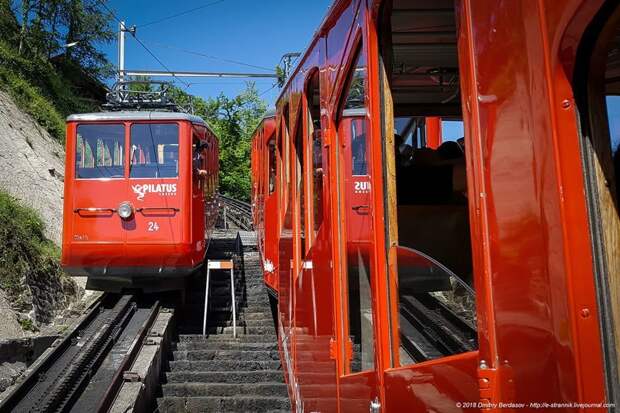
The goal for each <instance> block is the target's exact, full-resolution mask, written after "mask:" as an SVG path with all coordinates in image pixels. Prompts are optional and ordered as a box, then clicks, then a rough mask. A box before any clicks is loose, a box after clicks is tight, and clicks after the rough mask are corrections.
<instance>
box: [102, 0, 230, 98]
mask: <svg viewBox="0 0 620 413" xmlns="http://www.w3.org/2000/svg"><path fill="white" fill-rule="evenodd" d="M220 1H224V0H220ZM99 3H100V4H101V5H102V6H103V7H104V8H105V9H106V10H107V11H108V12H109V13H110V14H111V15H112V17H113V18H114V20H116V21H117V22H118V24H120V25H121V26H125V24H124V23H123V22H122V21H121V19H119V18H118V16H117V15H116V13H114V11H113V10H112V9H110V8H109V7H108V5H107V4H105V0H100V1H99ZM129 33H131V35H132V36H133V38H134V39H136V41H137V42H138V44H139V45H140V46H142V47H143V48H144V50H146V51H147V52H148V53H149V54H150V55H151V56H152V57H153V59H155V60H157V62H158V63H159V64H160V65H161V66H162V67H163V68H164V69H165V70H166V71H167V72H168V73H170V74H171V75H172V77H174V78H175V79H177V80H178V81H179V82H181V83H183V84H184V85H185V87H189V83H187V82H185V81H184V80H182V79H180V78H178V77H177V76H176V75H175V74H174V72H172V71H171V70H170V69H169V68H168V66H166V65H165V64H164V62H162V61H161V60H160V59H159V58H158V57H157V56H155V53H153V52H151V50H150V49H149V48H148V47H146V45H145V44H144V43H142V41H141V40H140V39H138V37H137V36H136V33H135V31H131V32H129Z"/></svg>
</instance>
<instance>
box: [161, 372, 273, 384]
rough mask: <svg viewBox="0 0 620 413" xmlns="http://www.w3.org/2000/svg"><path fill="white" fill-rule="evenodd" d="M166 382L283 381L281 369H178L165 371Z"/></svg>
mask: <svg viewBox="0 0 620 413" xmlns="http://www.w3.org/2000/svg"><path fill="white" fill-rule="evenodd" d="M166 379H167V381H168V383H187V382H195V383H264V382H279V383H284V373H283V372H282V370H259V371H180V372H176V371H175V372H168V373H166Z"/></svg>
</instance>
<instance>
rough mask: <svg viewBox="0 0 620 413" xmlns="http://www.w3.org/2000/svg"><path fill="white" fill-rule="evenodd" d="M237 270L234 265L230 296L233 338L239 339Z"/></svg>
mask: <svg viewBox="0 0 620 413" xmlns="http://www.w3.org/2000/svg"><path fill="white" fill-rule="evenodd" d="M234 273H235V269H234V265H233V266H232V267H231V269H230V294H231V296H232V300H231V304H232V315H233V337H234V338H237V304H236V300H235V275H234Z"/></svg>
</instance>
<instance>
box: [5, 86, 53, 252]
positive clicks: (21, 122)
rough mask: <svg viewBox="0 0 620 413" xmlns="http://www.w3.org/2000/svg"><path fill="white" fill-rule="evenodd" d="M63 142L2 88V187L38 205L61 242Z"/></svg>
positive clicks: (48, 228)
mask: <svg viewBox="0 0 620 413" xmlns="http://www.w3.org/2000/svg"><path fill="white" fill-rule="evenodd" d="M64 156H65V151H64V148H63V146H62V145H61V144H60V143H59V142H57V141H56V140H54V139H53V138H52V137H51V136H50V135H49V133H47V132H46V131H45V130H44V129H43V128H42V127H41V126H39V125H38V124H37V123H36V122H35V121H34V120H33V119H32V118H31V117H30V116H29V115H27V114H25V113H24V112H22V111H20V110H19V108H18V107H17V106H16V105H15V103H14V102H13V100H12V99H11V97H10V96H9V95H8V94H6V93H5V92H3V91H1V90H0V189H3V190H4V191H6V192H8V193H9V194H11V195H13V196H14V197H16V198H17V199H19V200H20V201H21V203H22V204H23V205H27V206H29V207H31V208H33V209H35V210H36V211H37V212H38V213H39V215H40V216H41V218H42V219H43V221H44V222H45V224H46V236H47V237H48V238H49V239H51V240H52V241H54V242H55V243H56V244H58V245H60V240H61V233H62V197H63V177H64Z"/></svg>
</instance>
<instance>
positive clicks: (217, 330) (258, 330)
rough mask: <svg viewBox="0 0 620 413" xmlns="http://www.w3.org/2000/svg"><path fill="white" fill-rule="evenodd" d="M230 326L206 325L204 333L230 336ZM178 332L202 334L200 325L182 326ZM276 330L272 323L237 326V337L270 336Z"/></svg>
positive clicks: (231, 330) (231, 328)
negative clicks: (268, 324) (249, 335)
mask: <svg viewBox="0 0 620 413" xmlns="http://www.w3.org/2000/svg"><path fill="white" fill-rule="evenodd" d="M230 324H231V325H230V326H214V325H211V326H209V325H207V328H206V331H207V334H226V335H228V334H230V335H232V333H233V330H234V329H233V327H232V323H230ZM179 330H180V331H182V332H183V331H195V332H202V324H184V325H183V326H181V327H180V328H179ZM275 331H276V329H275V327H274V326H273V323H271V325H270V326H253V325H249V326H244V325H237V335H239V334H246V335H247V334H252V335H254V334H270V333H275Z"/></svg>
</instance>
